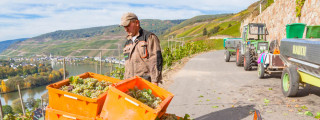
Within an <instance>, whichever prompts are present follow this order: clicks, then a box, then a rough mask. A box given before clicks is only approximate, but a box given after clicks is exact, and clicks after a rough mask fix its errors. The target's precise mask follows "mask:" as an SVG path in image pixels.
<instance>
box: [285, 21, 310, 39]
mask: <svg viewBox="0 0 320 120" xmlns="http://www.w3.org/2000/svg"><path fill="white" fill-rule="evenodd" d="M305 27H306V24H304V23H292V24H287V25H286V32H287V38H302V37H303V33H304V29H305Z"/></svg>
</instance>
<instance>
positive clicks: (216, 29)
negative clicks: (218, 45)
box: [210, 26, 220, 34]
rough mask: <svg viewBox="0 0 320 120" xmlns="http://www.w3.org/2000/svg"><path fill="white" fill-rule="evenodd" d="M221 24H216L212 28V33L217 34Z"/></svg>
mask: <svg viewBox="0 0 320 120" xmlns="http://www.w3.org/2000/svg"><path fill="white" fill-rule="evenodd" d="M219 29H220V26H216V27H214V28H213V29H211V30H210V33H211V34H216V33H217V32H219Z"/></svg>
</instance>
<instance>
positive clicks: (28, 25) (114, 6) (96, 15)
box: [0, 0, 257, 41]
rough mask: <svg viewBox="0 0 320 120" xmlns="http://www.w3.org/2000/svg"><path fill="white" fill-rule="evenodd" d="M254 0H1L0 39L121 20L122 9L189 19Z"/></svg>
mask: <svg viewBox="0 0 320 120" xmlns="http://www.w3.org/2000/svg"><path fill="white" fill-rule="evenodd" d="M255 1H257V0H105V1H103V0H0V41H3V40H11V39H17V38H28V37H34V36H37V35H41V34H44V33H48V32H53V31H56V30H69V29H79V28H88V27H96V26H107V25H114V24H119V23H120V18H121V16H122V14H123V13H125V12H134V13H136V14H137V16H138V17H139V19H161V20H174V19H188V18H191V17H194V16H197V15H205V14H221V13H237V12H239V11H241V10H244V9H246V8H247V7H248V6H249V5H250V4H252V3H254V2H255Z"/></svg>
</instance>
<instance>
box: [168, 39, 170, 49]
mask: <svg viewBox="0 0 320 120" xmlns="http://www.w3.org/2000/svg"><path fill="white" fill-rule="evenodd" d="M169 46H170V45H169V37H168V48H169Z"/></svg>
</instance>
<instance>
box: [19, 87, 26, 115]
mask: <svg viewBox="0 0 320 120" xmlns="http://www.w3.org/2000/svg"><path fill="white" fill-rule="evenodd" d="M18 90H19V96H20V101H21V107H22V112H23V116H26V112H25V111H24V105H23V99H22V96H21V92H20V86H19V84H18Z"/></svg>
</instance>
